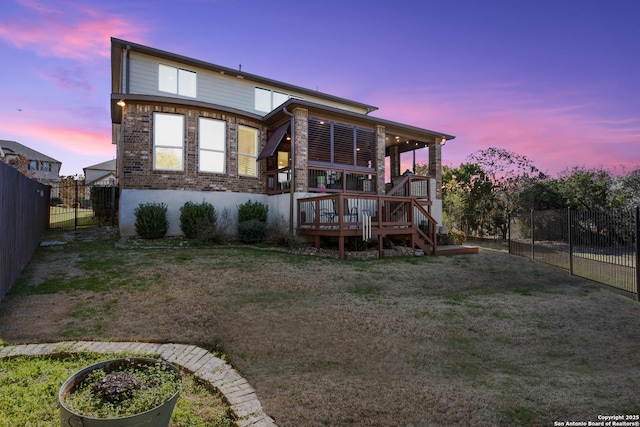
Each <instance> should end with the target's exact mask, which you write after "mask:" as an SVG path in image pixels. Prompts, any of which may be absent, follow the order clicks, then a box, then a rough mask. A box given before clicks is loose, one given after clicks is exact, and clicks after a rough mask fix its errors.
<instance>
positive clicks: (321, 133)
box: [308, 118, 376, 169]
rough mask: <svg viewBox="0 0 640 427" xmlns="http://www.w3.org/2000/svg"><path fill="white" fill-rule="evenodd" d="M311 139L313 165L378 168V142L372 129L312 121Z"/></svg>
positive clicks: (324, 121)
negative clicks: (376, 163)
mask: <svg viewBox="0 0 640 427" xmlns="http://www.w3.org/2000/svg"><path fill="white" fill-rule="evenodd" d="M308 138H309V139H308V140H309V142H308V147H309V148H308V149H309V151H308V153H309V161H310V162H311V163H316V164H319V163H323V164H325V165H344V166H355V167H357V168H367V169H375V167H376V165H375V160H376V144H375V141H376V140H375V133H374V131H373V130H371V129H364V128H359V127H355V126H352V125H347V124H342V123H334V122H329V121H326V120H322V119H317V118H310V119H309V133H308Z"/></svg>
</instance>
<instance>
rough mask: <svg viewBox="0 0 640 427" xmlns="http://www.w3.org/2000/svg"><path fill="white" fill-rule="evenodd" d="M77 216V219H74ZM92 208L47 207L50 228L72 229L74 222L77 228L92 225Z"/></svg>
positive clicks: (93, 221)
mask: <svg viewBox="0 0 640 427" xmlns="http://www.w3.org/2000/svg"><path fill="white" fill-rule="evenodd" d="M76 216H77V220H76ZM94 223H95V220H94V218H93V210H92V209H77V210H76V209H74V208H65V207H60V206H51V207H50V208H49V227H50V228H51V229H66V230H68V229H73V228H74V227H75V226H76V224H77V226H78V227H79V228H83V227H86V226H89V225H94Z"/></svg>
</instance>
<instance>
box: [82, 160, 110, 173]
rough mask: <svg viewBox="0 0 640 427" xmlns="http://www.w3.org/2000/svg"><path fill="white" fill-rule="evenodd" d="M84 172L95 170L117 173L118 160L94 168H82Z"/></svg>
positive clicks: (99, 164)
mask: <svg viewBox="0 0 640 427" xmlns="http://www.w3.org/2000/svg"><path fill="white" fill-rule="evenodd" d="M82 169H83V170H85V171H86V170H87V169H95V170H101V171H115V170H116V159H112V160H107V161H106V162H102V163H98V164H95V165H92V166H87V167H84V168H82Z"/></svg>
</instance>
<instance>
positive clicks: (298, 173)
mask: <svg viewBox="0 0 640 427" xmlns="http://www.w3.org/2000/svg"><path fill="white" fill-rule="evenodd" d="M293 118H294V126H295V130H294V136H293V137H294V139H295V141H294V142H295V153H294V156H295V171H294V180H295V188H294V191H295V192H305V191H307V190H308V188H309V182H308V179H309V178H308V176H307V167H308V160H309V144H308V138H309V110H306V109H304V108H296V109H295V110H293Z"/></svg>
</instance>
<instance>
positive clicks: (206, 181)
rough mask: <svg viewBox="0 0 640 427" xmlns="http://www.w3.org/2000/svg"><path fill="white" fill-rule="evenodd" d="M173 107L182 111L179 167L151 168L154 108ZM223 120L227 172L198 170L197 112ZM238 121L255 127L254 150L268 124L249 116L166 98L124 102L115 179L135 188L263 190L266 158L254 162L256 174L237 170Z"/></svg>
mask: <svg viewBox="0 0 640 427" xmlns="http://www.w3.org/2000/svg"><path fill="white" fill-rule="evenodd" d="M154 112H162V113H175V114H181V115H183V116H184V118H185V121H184V124H185V134H186V135H185V141H184V150H183V156H184V157H183V161H184V165H183V167H184V170H183V171H175V172H174V171H155V170H153V113H154ZM199 117H206V118H210V119H217V120H224V121H226V122H227V146H226V153H225V154H226V160H225V163H226V164H225V168H226V173H224V174H214V173H205V172H199V171H198V163H197V162H198V118H199ZM239 125H245V126H249V127H253V128H256V129H258V130H259V136H258V154H259V153H260V150H262V148H263V147H264V145H265V144H266V138H267V128H266V127H265V126H263V125H262V124H261V123H259V122H256V121H254V120H250V119H246V118H244V117H241V116H234V115H230V114H227V113H221V112H217V111H215V110H208V109H198V108H195V107H185V106H176V105H167V104H157V105H156V104H154V105H149V104H141V103H133V102H131V103H127V105H126V107H125V108H124V111H123V119H122V124H121V129H120V132H121V133H120V138H119V141H118V148H117V149H118V157H119V160H120V162H119V164H118V166H119V174H120V177H119V178H120V185H121V187H122V188H124V189H135V190H194V191H232V192H242V193H256V194H264V192H265V185H264V172H265V170H264V169H265V163H266V162H258V164H257V170H258V177H257V178H253V177H246V176H238V140H237V135H238V132H237V129H238V126H239Z"/></svg>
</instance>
